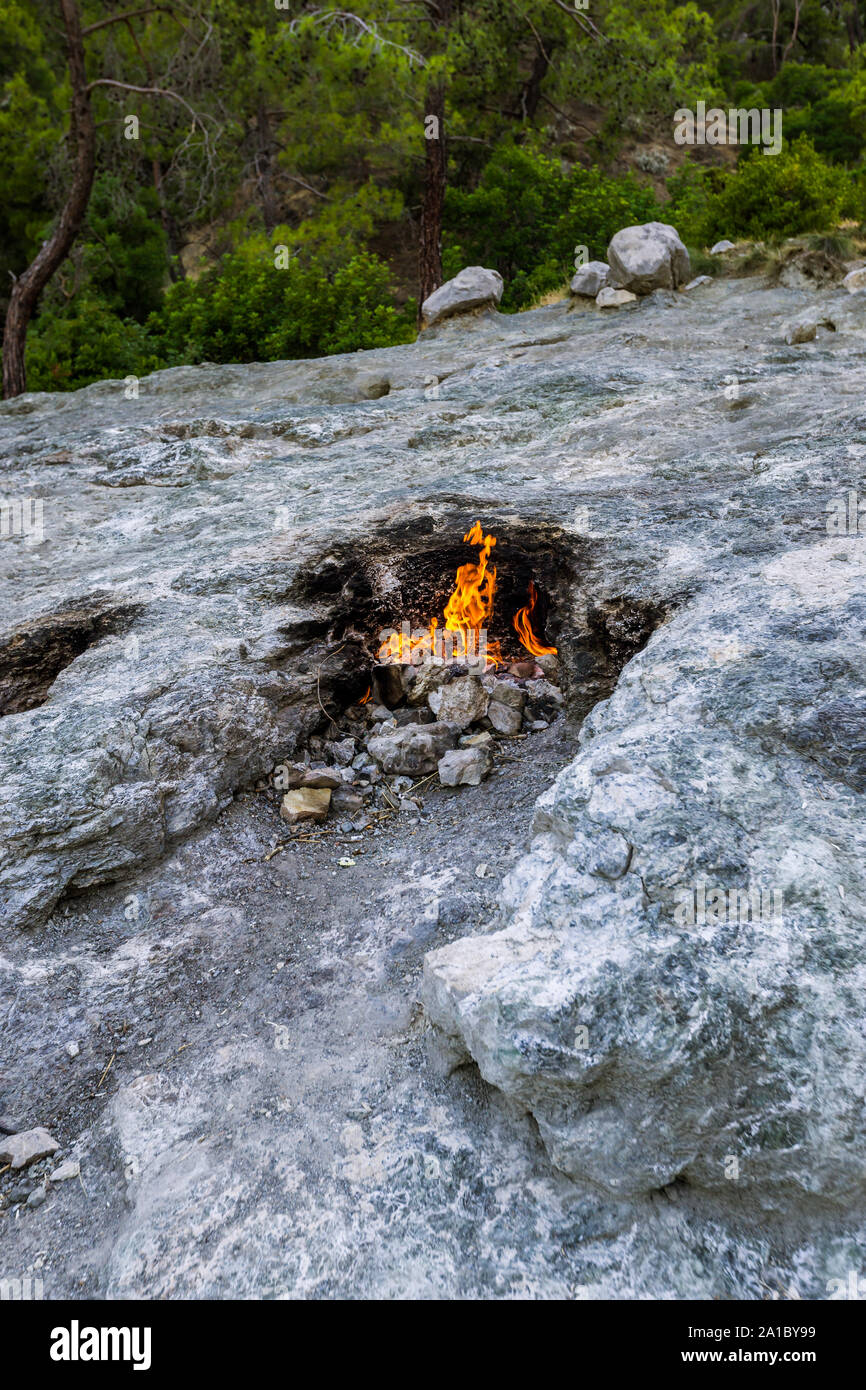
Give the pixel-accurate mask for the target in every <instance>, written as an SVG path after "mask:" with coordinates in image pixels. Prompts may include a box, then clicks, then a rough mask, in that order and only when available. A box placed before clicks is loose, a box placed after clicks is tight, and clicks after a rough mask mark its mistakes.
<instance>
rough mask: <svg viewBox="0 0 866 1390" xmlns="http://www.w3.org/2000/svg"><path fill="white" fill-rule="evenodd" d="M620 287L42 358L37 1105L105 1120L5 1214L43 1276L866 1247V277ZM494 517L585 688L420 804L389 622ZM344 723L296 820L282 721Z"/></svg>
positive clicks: (422, 1279)
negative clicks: (407, 765)
mask: <svg viewBox="0 0 866 1390" xmlns="http://www.w3.org/2000/svg"><path fill="white" fill-rule="evenodd" d="M677 283H679V277H678V278H677ZM644 288H646V287H644ZM609 292H610V291H609V289H608V293H609ZM602 293H604V290H602ZM613 302H615V303H621V307H616V308H611V309H605V308H601V307H599V306H598V305H597V304H596V303H595V302H594V301H593V300H592V299H589V298H586V297H582V296H579V295H577V296H575V297H574V298H572V299H570V300H562V301H560V302H557V303H554V304H551V305H549V306H548V307H546V308H542V309H537V310H533V311H531V312H527V313H520V314H514V315H510V316H506V315H501V314H499V313H497V312H496V311H495V309H493V308H490V307H482V308H480V309H476V310H475V311H474V312H473V313H472V314H470V315H468V316H466V315H459V316H456V317H450V318H446V319H443V320H441V321H439V322H438V323H436V324H435V325H434V326H431V327H429V328H427V329H426V331H424V332H423V333H422V334H421V335H420V336H419V338H418V341H417V342H415V343H412V344H409V345H405V346H400V347H393V348H388V349H383V350H378V351H371V352H359V353H353V354H347V355H343V356H335V357H331V358H328V359H327V360H311V361H304V362H270V363H267V364H262V365H247V366H240V367H229V366H213V365H207V364H204V365H201V366H197V367H181V368H176V369H171V370H167V371H162V372H159V373H156V374H155V375H153V376H150V377H147V378H144V379H142V380H141V382H140V383H138V386H137V388H135V389H133V388H132V387H130V386H129V385H128V384H126V385H125V384H124V382H123V381H106V382H102V383H99V384H97V385H94V386H90V387H88V388H86V389H84V390H82V391H79V392H76V393H74V394H69V395H64V394H55V395H50V396H47V395H24V396H22V397H20V398H18V399H16V400H14V401H10V402H8V403H6V404H5V405H4V406H2V407H0V424H2V448H3V456H4V461H5V468H6V482H5V485H4V486H5V496H6V498H7V499H17V500H18V501H20V503H21V507H20V509H19V512H20V516H21V518H22V524H21V525H20V526H19V527H18V528H17V530H16V527H15V515H16V514H15V512H14V510H10V511H9V517H10V518H11V521H10V524H9V526H7V528H6V532H7V533H4V537H3V539H2V548H0V561H2V575H0V578H2V592H3V599H4V620H3V635H2V639H0V643H2V645H0V652H2V655H0V696H2V705H3V717H2V719H0V775H2V784H3V788H4V798H3V805H2V810H0V831H2V837H3V856H2V860H0V891H2V912H3V928H2V957H0V960H2V976H0V989H2V995H0V998H2V1014H0V1019H2V1045H0V1055H2V1057H3V1063H2V1075H0V1112H2V1124H3V1127H4V1129H6V1130H9V1131H14V1132H15V1133H21V1132H26V1131H29V1130H34V1129H37V1128H39V1127H43V1128H45V1129H46V1130H47V1131H48V1132H49V1134H50V1136H51V1142H52V1144H58V1145H59V1146H60V1148H59V1151H58V1152H54V1153H53V1154H52V1153H51V1152H50V1150H49V1149H48V1148H47V1146H45V1147H44V1152H43V1151H42V1150H40V1152H42V1153H43V1156H41V1157H36V1151H35V1150H34V1151H33V1152H32V1153H31V1158H32V1162H30V1163H29V1164H23V1165H22V1166H21V1167H20V1168H16V1169H10V1170H9V1171H6V1172H4V1173H2V1174H0V1225H5V1227H6V1229H7V1232H10V1231H11V1230H12V1229H13V1228H14V1234H15V1240H16V1242H17V1248H18V1250H19V1252H20V1253H21V1267H22V1271H25V1270H29V1271H30V1272H36V1271H38V1273H39V1275H40V1277H41V1278H43V1280H44V1282H45V1290H46V1297H48V1296H50V1297H60V1296H64V1295H75V1296H88V1295H90V1296H97V1295H111V1296H122V1297H137V1298H138V1297H145V1298H166V1297H177V1296H180V1297H202V1296H205V1297H208V1296H211V1297H213V1296H217V1297H219V1296H223V1297H226V1296H228V1297H245V1296H256V1297H259V1296H279V1295H281V1294H282V1295H291V1296H299V1295H300V1296H344V1297H354V1296H357V1295H358V1294H359V1293H361V1294H363V1295H364V1296H367V1297H392V1296H398V1297H399V1296H407V1295H410V1296H419V1297H439V1296H446V1297H504V1296H515V1295H517V1296H536V1297H562V1296H566V1297H598V1296H601V1297H615V1298H619V1297H634V1296H638V1297H654V1298H670V1297H674V1298H726V1297H730V1296H739V1297H745V1298H764V1297H774V1296H780V1295H781V1296H788V1295H789V1291H790V1290H791V1289H792V1288H793V1289H795V1290H796V1291H797V1293H798V1294H799V1296H800V1297H803V1298H807V1297H808V1298H823V1297H826V1294H827V1287H828V1281H829V1280H831V1279H833V1278H836V1277H841V1278H845V1277H846V1271H848V1270H849V1269H851V1268H859V1261H858V1259H857V1258H856V1254H857V1250H858V1248H862V1240H863V1236H864V1225H863V1135H862V1112H863V1102H864V1079H863V1078H864V1075H866V1065H864V1064H866V1056H864V1038H863V1031H862V997H863V991H864V973H866V944H864V925H863V924H864V903H866V883H864V863H866V835H864V829H863V816H862V798H863V792H864V789H866V751H864V750H866V743H864V729H866V710H864V703H863V688H864V670H863V650H864V647H863V636H864V625H866V551H864V539H863V534H862V529H861V528H860V523H859V522H858V516H859V512H858V498H859V497H866V479H864V476H863V456H864V450H866V445H864V443H863V442H862V441H863V420H862V416H863V404H862V402H863V395H864V386H866V376H864V366H863V361H864V358H863V347H864V339H866V316H864V296H863V294H862V293H859V292H858V293H849V292H848V290H847V289H846V288H844V287H843V286H842V285H841V284H838V283H837V284H835V285H831V286H829V287H827V288H824V289H821V290H810V289H798V288H786V287H784V286H782V285H775V286H772V285H770V284H768V283H765V282H763V281H757V280H745V279H730V280H716V281H711V282H701V283H698V284H696V285H694V286H693V287H692V288H689V289H685V288H681V289H676V288H671V289H656V290H654V291H652V292H650V293H642V294H641V295H640V297H638V298H637V299H631V298H627V299H626V301H625V302H621V301H616V300H615V301H613ZM796 324H799V325H801V326H802V325H806V327H805V328H804V329H802V331H792V325H796ZM136 391H137V393H136ZM31 503H34V504H35V503H39V504H41V517H42V520H41V524H39V523H38V521H37V517H38V515H39V508H37V507H31ZM4 516H5V514H4ZM476 520H480V522H481V525H482V527H483V529H484V531H485V533H491V534H493V535H495V536H496V537H497V546H498V547H500V549H499V550H498V552H495V553H496V554H497V560H498V565H499V572H500V575H501V576H502V581H503V584H505V583H506V579H507V576H508V575H509V574H512V575H517V574H518V573H519V575H520V576H521V584H523V580H524V579H525V577H526V576H527V575H530V576H531V575H534V576H535V579H536V581H537V582H538V584H539V585H540V586H541V588H543V590H544V593H545V595H546V599H547V602H548V604H549V610H548V616H547V620H546V630H547V633H548V636H550V637H552V638H553V639H554V640H555V644H556V645H557V647H558V657H559V679H560V681H561V688H562V692H563V697H564V701H565V705H564V712H563V713H562V714H558V713H557V711H556V708H554V705H555V703H556V702H555V701H554V702H553V704H552V705H551V706H550V707H549V709H548V711H547V716H546V717H538V716H539V715H541V716H543V715H544V711H543V710H541V709H536V710H535V711H534V716H535V717H534V718H533V720H532V724H533V725H534V726H538V727H532V728H530V726H529V724H528V723H526V722H524V724H523V726H522V728H521V729H520V731H518V725H517V724H515V725H514V726H513V728H512V729H511V731H510V732H509V731H507V730H498V731H497V730H496V729H495V728H494V731H493V737H492V739H491V740H490V742H491V743H492V745H493V753H492V757H491V765H492V766H491V768H488V772H489V775H486V774H485V776H484V780H483V781H481V784H480V785H477V786H473V785H457V786H441V785H438V784H437V783H436V781H435V779H434V780H428V781H427V783H426V785H424V786H421V785H420V783H419V784H418V786H417V789H416V790H415V791H414V792H413V791H412V789H411V788H409V789H407V788H405V787H404V786H398V787H396V788H395V789H394V790H396V792H397V795H396V796H394V797H392V798H391V799H392V801H394V802H395V803H396V804H395V805H394V806H393V807H392V808H391V809H390V811H389V808H388V806H387V805H386V804H384V802H383V799H382V798H383V795H384V793H383V792H382V791H381V788H382V782H383V780H384V783H385V786H386V787H387V786H388V784H389V782H391V781H392V780H393V779H392V776H391V773H390V772H389V771H387V769H386V770H385V771H384V773H383V775H382V776H379V775H377V776H375V777H373V778H372V779H371V778H370V776H369V775H366V776H365V775H364V770H371V771H373V772H376V771H377V769H376V767H374V766H373V764H374V763H376V764H377V765H378V763H380V762H381V763H384V759H377V758H375V757H374V758H373V760H372V761H371V760H370V759H369V758H368V757H367V754H366V752H365V751H363V750H365V749H367V747H368V744H369V746H370V747H372V743H374V742H375V741H376V739H378V740H379V741H380V743H381V741H382V740H384V741H385V743H388V742H389V740H391V741H392V742H393V737H394V730H393V728H392V727H391V726H392V725H393V726H396V728H397V731H398V732H399V730H400V728H401V727H405V720H406V719H408V718H409V716H408V715H404V714H402V713H401V714H399V716H398V713H397V712H396V711H394V712H393V713H391V712H389V711H388V710H387V709H386V710H385V711H384V712H382V711H380V712H379V714H378V715H377V716H376V720H377V723H376V728H375V731H374V732H372V723H371V721H370V719H369V718H368V716H366V715H364V714H363V707H361V706H358V704H357V702H358V701H359V700H361V699H362V698H363V697H364V695H365V689H366V684H367V682H366V679H365V677H366V676H367V674H368V673H369V670H370V668H371V666H372V664H373V663H374V661H375V655H376V649H375V640H376V634H377V633H378V630H379V629H380V627H382V626H389V625H392V624H391V623H390V621H389V620H390V619H391V618H393V619H394V620H395V622H394V624H393V625H396V626H399V622H400V620H402V619H403V618H409V617H412V618H413V619H414V617H415V616H416V610H417V609H418V607H419V605H420V604H421V601H422V599H423V600H424V602H426V601H427V598H428V596H432V595H434V594H435V593H437V592H439V590H438V589H437V585H438V586H440V587H442V588H443V591H444V592H445V593H447V590H448V586H449V584H450V583H451V582H452V580H453V575H454V562H455V559H456V558H459V557H460V556H461V553H462V550H464V549H465V547H463V546H462V536H463V535H464V534H465V533H466V532H467V531H468V530H469V528H470V527H471V526H472V525H473V523H474V522H475V521H476ZM443 586H444V587H443ZM431 605H432V598H431ZM525 674H526V673H524V675H525ZM529 675H530V681H531V680H532V679H534V678H535V676H534V672H532V673H529ZM518 683H519V673H518ZM446 689H448V687H447V686H446ZM449 698H450V697H449ZM508 698H509V700H510V699H511V697H508ZM443 699H444V697H443ZM446 705H447V702H446ZM399 708H400V709H402V706H399ZM418 708H419V709H420V705H419V706H418ZM440 708H441V705H440ZM485 708H487V706H485ZM346 711H354V713H353V714H352V718H353V719H354V720H355V725H354V727H355V729H356V735H353V734H349V735H347V734H346V731H345V728H344V727H342V726H341V728H340V729H339V735H340V737H339V739H336V737H335V729H336V725H337V723H338V722H339V721H341V720H344V719H345V718H348V715H347V714H346V713H345V712H346ZM419 717H420V716H419ZM482 717H488V718H489V716H484V715H483V711H482V710H481V707H480V706H479V709H478V710H477V711H476V712H475V713H473V715H472V718H473V719H481V718H482ZM425 718H426V716H425ZM365 721H366V722H365ZM430 727H431V728H432V727H433V725H430ZM364 730H366V732H363V731H364ZM346 737H350V738H352V739H353V747H352V750H350V751H352V752H353V753H354V750H356V749H362V752H361V753H360V754H358V757H359V762H358V768H357V776H354V779H353V775H352V768H353V767H354V760H353V761H352V763H351V766H350V775H349V777H348V778H347V779H339V780H341V781H342V782H347V783H352V785H353V786H355V788H356V791H355V792H353V793H352V794H353V795H355V796H356V797H357V801H358V802H360V805H359V804H352V803H351V801H348V802H345V801H344V810H343V811H342V812H340V814H339V816H337V815H331V816H330V817H329V818H328V820H327V821H324V822H318V823H317V822H312V823H309V824H308V827H307V830H306V831H304V832H303V833H300V834H299V833H297V832H294V833H293V832H292V831H291V828H290V827H289V826H288V825H287V823H286V820H285V819H284V818H281V816H280V814H279V809H280V804H281V803H280V795H281V793H280V792H278V791H277V789H276V788H275V787H274V782H273V778H274V773H275V769H277V768H278V767H279V766H280V765H281V764H286V763H292V764H300V765H301V766H302V767H309V766H310V762H311V757H312V762H313V763H317V761H321V762H322V763H325V762H328V763H329V764H331V763H333V765H334V766H337V765H344V766H349V764H348V761H347V759H348V754H347V757H346V758H343V756H342V755H339V756H338V755H337V753H336V751H335V749H336V743H337V742H341V743H342V742H344V740H345V738H346ZM316 740H318V742H316ZM373 751H374V752H375V750H373ZM304 775H306V774H304ZM362 781H363V782H364V783H366V786H361V785H360V784H361V782H362ZM327 785H328V784H327V783H326V784H325V786H327ZM407 791H408V795H406V794H405V793H406V792H407ZM756 894H757V895H758V896H757V899H756V897H755V895H756ZM42 1142H43V1145H44V1141H42ZM10 1161H11V1160H10ZM76 1165H78V1168H76ZM2 1166H4V1165H3V1164H0V1167H2ZM58 1170H61V1171H58ZM78 1170H80V1173H79V1176H80V1181H79V1180H75V1181H68V1180H63V1181H61V1180H59V1179H61V1177H65V1178H68V1177H69V1176H70V1174H71V1173H78Z"/></svg>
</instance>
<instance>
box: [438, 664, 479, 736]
mask: <svg viewBox="0 0 866 1390" xmlns="http://www.w3.org/2000/svg"><path fill="white" fill-rule="evenodd" d="M428 700H429V704H430V708H431V709H432V710H433V712H434V714H435V715H436V717H437V719H438V720H439V722H440V723H443V724H456V725H457V727H458V728H459V729H465V728H466V726H467V724H474V723H475V721H476V720H477V719H483V717H484V715H485V713H486V711H487V700H488V695H487V691H486V690H485V689H484V687H483V685H482V684H481V681H480V680H479V679H478V677H477V676H459V677H458V678H457V680H455V681H451V683H450V685H443V686H440V688H439V689H438V690H434V691H432V692H431V694H430V696H429V697H428Z"/></svg>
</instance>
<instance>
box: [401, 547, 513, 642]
mask: <svg viewBox="0 0 866 1390" xmlns="http://www.w3.org/2000/svg"><path fill="white" fill-rule="evenodd" d="M463 539H464V541H468V542H469V544H470V545H480V546H481V550H480V552H479V555H478V561H477V563H475V564H473V563H471V562H470V563H468V564H465V565H460V566H458V569H457V577H456V579H455V583H454V590H453V592H452V594H451V597H450V598H449V600H448V602H447V604H446V605H445V631H446V632H451V633H454V634H455V637H456V634H458V633H459V634H460V640H459V642H458V641H456V640H455V641H454V644H453V653H454V659H455V660H457V661H459V660H460V656H461V653H467V652H470V651H472V650H474V651H476V652H477V651H478V635H479V632H480V629H481V628H482V627H483V626H484V625H485V624H486V622H487V621H488V620H489V619H490V618H491V617H492V615H493V598H494V595H495V593H496V566H495V565H492V564H490V552H491V551H492V549H493V547H494V545H495V544H496V537H495V536H485V535H484V534H483V532H482V530H481V522H480V521H476V523H475V525H474V526H473V527H472V528H471V529H470V530H469V531H467V533H466V535H465V536H464V537H463ZM438 626H439V620H438V618H432V619H431V621H430V628H429V636H428V635H427V634H426V633H425V634H424V636H423V637H420V638H418V639H416V638H414V637H412V638H409V639H408V641H407V639H405V638H404V636H403V635H402V634H400V633H394V634H393V636H392V637H391V638H390V639H389V640H388V641H387V642H385V643H383V645H382V646H381V647H380V649H379V657H380V658H382V659H387V660H390V661H398V662H407V661H409V660H410V659H411V655H412V652H413V651H414V650H415V648H416V647H419V646H420V645H421V644H422V643H424V644H425V645H427V644H429V650H430V651H431V652H432V651H433V649H434V637H435V634H436V630H437V628H438ZM470 634H473V635H474V646H473V642H472V641H470V640H469V639H470ZM395 648H396V650H395ZM407 648H408V649H407ZM486 659H487V664H488V666H496V665H497V664H498V663H499V662H500V661H502V659H503V657H502V652H501V650H500V646H499V643H498V642H488V643H487V658H486Z"/></svg>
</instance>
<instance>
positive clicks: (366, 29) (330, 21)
mask: <svg viewBox="0 0 866 1390" xmlns="http://www.w3.org/2000/svg"><path fill="white" fill-rule="evenodd" d="M305 24H312V25H315V26H316V27H320V28H322V29H323V30H324V31H325V33H330V31H331V29H333V28H334V27H335V26H337V27H338V28H340V29H341V30H342V32H343V35H344V36H345V35H346V33H347V32H348V30H349V28H350V27H351V26H352V25H354V26H355V28H356V29H357V30H358V38H359V39H360V38H361V37H362V36H364V35H366V36H367V37H368V38H371V39H372V40H373V42H374V44H375V46H376V47H377V48H380V47H384V48H395V49H396V50H397V51H398V52H399V53H402V54H403V57H404V58H406V59H408V61H409V65H410V67H411V65H412V64H413V63H417V64H418V66H419V67H422V68H423V67H426V66H427V63H426V59H425V58H423V57H422V55H421V54H420V53H418V52H417V51H416V50H415V49H414V48H407V47H406V45H405V44H402V43H395V42H394V40H393V39H386V38H385V35H384V34H380V33H379V31H378V29H375V28H373V27H372V26H371V25H369V24H368V23H367V21H366V20H364V19H362V18H361V16H360V15H357V14H352V12H351V11H350V10H310V11H309V12H308V13H307V14H305V15H300V16H299V17H298V18H297V19H293V20H292V21H291V23H290V24H289V26H288V27H289V32H290V33H293V34H296V33H298V31H299V30H300V29H301V28H303V26H304V25H305Z"/></svg>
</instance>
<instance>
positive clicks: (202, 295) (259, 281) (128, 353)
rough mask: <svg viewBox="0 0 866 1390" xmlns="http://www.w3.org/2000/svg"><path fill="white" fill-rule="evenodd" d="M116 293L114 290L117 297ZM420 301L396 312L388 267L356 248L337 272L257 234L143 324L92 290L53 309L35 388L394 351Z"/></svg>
mask: <svg viewBox="0 0 866 1390" xmlns="http://www.w3.org/2000/svg"><path fill="white" fill-rule="evenodd" d="M112 298H113V296H112ZM415 313H416V306H415V301H414V300H409V302H408V303H407V304H406V305H405V306H404V308H403V309H400V310H398V309H397V308H395V307H394V305H393V303H392V302H391V299H390V292H389V271H388V267H387V266H386V265H385V263H384V262H383V261H381V260H379V258H378V257H377V256H374V255H371V254H370V253H369V252H367V251H358V252H356V253H355V254H354V255H352V256H351V258H350V259H349V260H345V258H344V264H343V265H341V266H339V268H338V269H336V270H335V271H333V272H331V271H330V267H328V269H326V267H325V264H324V263H323V260H322V259H321V258H320V257H317V256H315V255H311V256H308V257H307V258H306V259H302V257H301V255H297V254H296V255H295V256H294V257H293V258H292V259H291V260H290V261H289V264H288V266H287V267H286V268H285V269H277V268H276V265H275V259H274V251H273V248H272V247H271V246H270V245H269V244H268V242H267V240H266V239H265V238H264V237H257V238H253V239H251V240H250V241H248V242H247V243H246V244H245V245H244V246H242V247H240V248H239V249H238V250H237V251H235V252H232V253H231V254H230V255H228V256H226V257H225V258H224V259H223V260H222V261H221V262H220V263H219V264H218V265H215V266H213V267H212V268H211V269H210V270H208V271H206V272H205V274H204V275H202V276H201V278H200V279H199V280H197V281H192V280H182V281H180V282H179V283H178V284H175V285H172V286H171V287H170V288H169V289H168V290H167V291H166V293H165V295H164V297H163V300H162V303H161V305H160V307H159V308H158V309H157V310H155V311H154V312H153V313H151V314H150V316H149V318H148V319H147V322H146V323H145V324H140V323H137V322H136V320H135V319H134V318H128V317H127V318H122V317H121V316H120V314H119V313H117V312H116V311H115V309H114V307H113V304H112V302H111V300H108V301H107V300H106V299H105V298H99V297H97V295H95V294H94V293H93V292H91V291H88V292H87V294H86V295H80V296H78V297H77V298H76V299H75V300H74V301H73V303H72V304H71V305H64V306H62V307H59V308H58V307H57V306H56V305H55V304H53V303H52V304H49V305H48V306H46V307H45V308H44V309H43V311H42V313H41V314H40V315H39V318H38V319H37V320H36V321H35V322H34V324H33V325H32V327H31V329H30V333H29V335H28V342H27V372H28V387H29V389H30V390H32V391H69V390H74V389H75V388H77V387H79V386H88V385H89V384H90V383H91V382H93V381H101V380H104V379H105V378H107V377H114V378H118V377H121V378H122V377H125V376H146V375H147V373H148V372H153V371H156V370H158V369H159V368H160V367H173V366H178V365H180V364H181V363H185V362H201V361H208V362H270V361H274V360H276V359H281V358H291V357H319V356H325V355H328V354H330V353H336V352H354V351H355V350H356V349H357V348H375V347H389V346H390V345H391V344H392V343H405V342H410V341H411V340H412V339H413V338H414V336H415Z"/></svg>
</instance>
